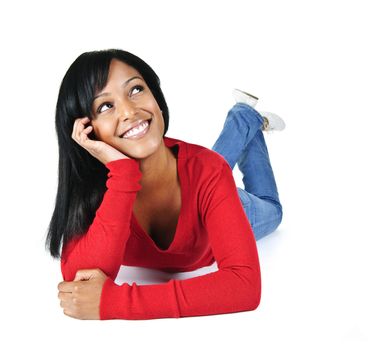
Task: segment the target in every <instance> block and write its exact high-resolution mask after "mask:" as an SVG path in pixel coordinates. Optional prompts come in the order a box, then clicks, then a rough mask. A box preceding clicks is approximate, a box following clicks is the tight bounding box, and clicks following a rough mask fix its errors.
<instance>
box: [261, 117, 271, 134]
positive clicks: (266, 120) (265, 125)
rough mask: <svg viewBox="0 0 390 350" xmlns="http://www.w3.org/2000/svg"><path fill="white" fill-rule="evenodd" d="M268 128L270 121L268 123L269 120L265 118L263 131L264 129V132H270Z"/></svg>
mask: <svg viewBox="0 0 390 350" xmlns="http://www.w3.org/2000/svg"><path fill="white" fill-rule="evenodd" d="M268 127H269V121H268V119H267V118H266V117H263V126H262V129H263V130H264V131H269V130H268Z"/></svg>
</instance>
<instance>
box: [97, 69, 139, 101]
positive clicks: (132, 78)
mask: <svg viewBox="0 0 390 350" xmlns="http://www.w3.org/2000/svg"><path fill="white" fill-rule="evenodd" d="M134 79H141V80H142V78H141V77H139V76H138V75H136V76H134V77H131V78H130V79H127V80H126V81H125V82H124V83H123V84H122V87H125V86H126V85H127V84H128V83H130V82H131V81H132V80H134ZM106 95H110V94H109V93H108V92H104V93H102V94H99V95H96V96H95V97H94V98H93V99H92V102H93V101H95V100H96V99H97V98H99V97H101V96H106Z"/></svg>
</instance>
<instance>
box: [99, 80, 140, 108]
mask: <svg viewBox="0 0 390 350" xmlns="http://www.w3.org/2000/svg"><path fill="white" fill-rule="evenodd" d="M134 89H138V90H140V92H141V91H143V90H144V87H143V86H142V85H135V86H133V87H132V88H131V89H130V92H132V91H133V90H134ZM136 95H138V93H137V94H136ZM108 105H110V106H112V104H111V103H108V102H104V103H103V104H101V105H100V106H99V108H98V109H97V112H98V113H102V112H104V110H102V108H103V107H104V106H108Z"/></svg>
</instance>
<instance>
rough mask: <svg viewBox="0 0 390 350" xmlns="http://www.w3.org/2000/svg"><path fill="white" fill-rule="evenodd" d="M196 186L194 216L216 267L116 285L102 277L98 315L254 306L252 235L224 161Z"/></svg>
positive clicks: (164, 314) (256, 271)
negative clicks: (160, 280)
mask: <svg viewBox="0 0 390 350" xmlns="http://www.w3.org/2000/svg"><path fill="white" fill-rule="evenodd" d="M221 164H222V165H221V168H220V170H216V171H215V173H214V175H213V176H211V177H208V178H207V180H205V181H204V185H202V187H201V189H200V190H199V193H198V196H199V198H200V209H199V218H200V220H202V222H203V224H204V226H205V227H206V230H207V234H208V238H209V242H210V246H211V248H212V251H213V254H214V257H215V260H216V262H217V265H218V271H215V272H212V273H209V274H206V275H203V276H197V277H194V278H189V279H186V280H174V279H172V280H170V281H169V282H167V283H163V284H154V285H137V284H136V283H135V282H133V283H132V284H131V285H130V284H128V283H124V284H122V285H120V286H119V285H116V284H115V283H114V282H113V280H112V279H109V278H108V279H107V280H106V281H105V283H104V285H103V289H102V295H101V299H100V318H101V319H102V320H106V319H154V318H170V317H175V318H179V317H186V316H202V315H213V314H223V313H232V312H240V311H249V310H254V309H256V308H257V307H258V305H259V303H260V295H261V277H260V263H259V257H258V252H257V247H256V240H255V238H254V234H253V232H252V228H251V226H250V223H249V221H248V219H247V217H246V214H245V212H244V210H243V207H242V205H241V202H240V199H239V196H238V193H237V188H236V185H235V182H234V178H233V175H232V171H231V169H230V167H229V165H228V163H226V162H224V163H221Z"/></svg>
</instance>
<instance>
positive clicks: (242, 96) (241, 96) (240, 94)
mask: <svg viewBox="0 0 390 350" xmlns="http://www.w3.org/2000/svg"><path fill="white" fill-rule="evenodd" d="M233 97H234V99H235V100H236V102H242V103H246V104H248V105H249V106H251V107H255V106H256V103H257V101H258V100H259V98H258V97H256V96H253V95H251V94H249V93H247V92H245V91H242V90H239V89H233Z"/></svg>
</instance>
